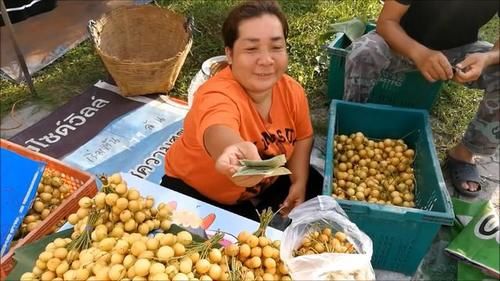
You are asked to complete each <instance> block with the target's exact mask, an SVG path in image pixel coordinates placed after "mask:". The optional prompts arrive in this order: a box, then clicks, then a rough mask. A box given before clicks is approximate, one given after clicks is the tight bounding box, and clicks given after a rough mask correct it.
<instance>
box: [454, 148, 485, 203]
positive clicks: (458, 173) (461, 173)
mask: <svg viewBox="0 0 500 281" xmlns="http://www.w3.org/2000/svg"><path fill="white" fill-rule="evenodd" d="M445 166H446V168H447V169H448V171H449V173H450V177H451V183H452V184H453V187H454V188H455V189H456V190H457V191H458V192H459V193H460V194H462V195H464V196H468V197H476V196H478V195H479V192H480V191H481V176H480V175H479V170H478V169H477V166H476V164H471V163H467V162H464V161H460V160H457V159H454V158H452V157H450V156H449V155H448V156H447V157H446V163H445ZM464 182H475V183H477V184H478V186H477V190H476V191H470V190H468V189H466V188H464V187H463V186H462V183H464Z"/></svg>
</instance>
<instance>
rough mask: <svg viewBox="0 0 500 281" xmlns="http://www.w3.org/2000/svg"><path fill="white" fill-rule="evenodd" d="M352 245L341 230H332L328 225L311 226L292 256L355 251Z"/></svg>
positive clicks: (350, 252)
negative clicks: (321, 226)
mask: <svg viewBox="0 0 500 281" xmlns="http://www.w3.org/2000/svg"><path fill="white" fill-rule="evenodd" d="M355 251H356V250H355V249H354V246H353V245H352V244H351V243H350V242H349V241H348V240H347V236H346V234H345V233H344V232H342V231H337V232H333V231H332V229H331V228H330V227H323V228H322V229H318V230H315V228H311V229H310V231H309V232H308V233H307V234H306V236H305V237H304V238H303V239H302V242H301V244H300V246H299V248H298V249H297V250H295V251H294V256H295V257H296V256H304V255H314V254H321V253H343V254H352V253H355Z"/></svg>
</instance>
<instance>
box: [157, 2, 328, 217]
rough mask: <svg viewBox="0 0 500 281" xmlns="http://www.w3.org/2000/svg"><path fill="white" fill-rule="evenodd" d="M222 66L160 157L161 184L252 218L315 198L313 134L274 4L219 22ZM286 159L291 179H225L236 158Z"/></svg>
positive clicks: (240, 9)
mask: <svg viewBox="0 0 500 281" xmlns="http://www.w3.org/2000/svg"><path fill="white" fill-rule="evenodd" d="M222 34H223V37H224V44H225V53H226V57H227V59H228V64H229V65H228V66H227V67H226V68H225V69H223V70H221V71H220V72H219V73H217V74H216V75H215V76H214V77H212V78H211V79H209V80H208V81H207V82H205V83H204V84H203V85H202V86H201V87H200V88H199V89H198V91H197V92H196V95H195V99H194V101H193V105H192V107H191V109H190V111H189V112H188V114H187V116H186V118H185V120H184V132H183V134H182V136H181V137H180V138H179V139H178V140H177V141H176V142H175V143H174V144H173V145H172V147H170V149H169V150H168V152H167V154H166V159H165V160H166V161H165V172H166V175H165V176H164V177H163V180H162V185H163V186H166V187H168V188H170V189H173V190H176V191H179V192H181V193H184V194H186V195H189V196H191V197H194V198H197V199H200V200H202V201H205V202H208V203H211V204H214V205H216V206H219V207H221V208H224V209H227V210H229V211H232V212H234V213H237V214H240V215H243V216H245V217H248V218H251V219H254V220H257V219H258V217H257V214H256V212H255V209H258V210H262V209H264V208H267V207H268V206H271V207H273V209H274V210H275V211H276V210H277V209H279V208H281V207H282V210H281V212H282V214H283V215H287V214H288V213H289V212H290V211H291V209H293V208H294V207H295V206H297V205H298V204H300V203H302V202H303V201H304V200H307V199H309V198H312V197H314V196H316V195H319V194H320V193H321V188H322V184H323V178H322V176H321V175H320V174H319V173H318V172H316V171H315V170H314V169H311V168H310V165H309V159H310V153H311V148H312V143H313V130H312V125H311V120H310V116H309V108H308V103H307V97H306V95H305V93H304V89H303V88H302V87H301V86H300V85H299V84H298V83H297V82H296V81H295V80H294V79H293V78H291V77H290V76H288V75H286V74H285V71H286V69H287V65H288V54H287V47H286V39H287V35H288V23H287V21H286V18H285V16H284V15H283V13H282V12H281V9H280V7H279V6H278V4H277V3H276V2H275V1H249V2H245V3H242V4H240V5H239V6H237V7H235V8H234V9H233V10H232V11H231V12H230V13H229V15H228V17H227V18H226V20H225V22H224V24H223V27H222ZM279 154H285V156H286V158H287V164H286V167H287V168H288V169H289V170H290V171H291V172H292V174H291V175H286V176H279V177H268V178H264V177H263V176H238V177H232V175H233V174H234V173H235V172H237V171H238V169H240V168H241V166H240V165H239V161H238V160H240V159H250V160H261V159H268V158H271V157H274V156H276V155H279Z"/></svg>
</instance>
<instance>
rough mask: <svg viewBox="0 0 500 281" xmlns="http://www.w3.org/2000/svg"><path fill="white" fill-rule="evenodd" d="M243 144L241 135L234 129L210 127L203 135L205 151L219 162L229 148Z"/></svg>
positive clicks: (218, 126)
mask: <svg viewBox="0 0 500 281" xmlns="http://www.w3.org/2000/svg"><path fill="white" fill-rule="evenodd" d="M240 142H243V139H241V137H240V135H238V134H237V133H236V132H235V131H234V130H233V129H231V128H229V127H227V126H224V125H213V126H210V127H208V128H207V129H206V130H205V132H204V134H203V144H204V145H205V150H206V151H207V152H208V154H209V155H210V156H211V157H212V159H214V160H217V159H218V158H219V156H220V155H221V154H222V152H224V149H226V148H227V147H228V146H231V145H233V144H237V143H240Z"/></svg>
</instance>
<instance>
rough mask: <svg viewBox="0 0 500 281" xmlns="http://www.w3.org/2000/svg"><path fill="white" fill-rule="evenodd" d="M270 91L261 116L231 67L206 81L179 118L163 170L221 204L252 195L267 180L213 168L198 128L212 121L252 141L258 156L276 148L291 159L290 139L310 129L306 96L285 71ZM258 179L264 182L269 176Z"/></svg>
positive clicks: (268, 154) (274, 152)
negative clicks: (240, 182) (252, 181)
mask: <svg viewBox="0 0 500 281" xmlns="http://www.w3.org/2000/svg"><path fill="white" fill-rule="evenodd" d="M272 91H273V92H272V95H273V96H272V103H271V108H270V111H269V122H264V121H263V119H262V118H261V116H260V115H259V113H258V112H257V110H256V109H255V107H254V105H253V103H252V100H251V99H250V97H249V96H248V95H247V94H246V92H245V90H244V89H243V88H242V87H241V85H240V84H239V83H238V82H237V81H236V80H235V79H234V77H233V75H232V72H231V69H230V67H226V68H225V69H223V70H222V71H220V72H219V73H217V75H215V76H214V77H212V78H211V79H209V80H208V81H207V82H205V83H204V84H203V85H202V86H201V87H200V88H199V89H198V91H197V92H196V95H195V99H194V102H193V106H192V107H191V109H190V110H189V112H188V114H187V115H186V118H185V119H184V132H183V134H182V135H181V136H180V138H179V139H177V140H176V141H175V142H174V144H173V145H172V146H171V147H170V149H169V150H168V152H167V154H166V156H165V171H166V174H167V175H168V176H170V177H175V178H179V179H181V180H182V181H184V182H185V183H186V184H188V185H190V186H191V187H193V188H195V189H196V190H197V191H198V192H200V193H201V194H203V195H204V196H206V197H208V198H210V199H212V200H215V201H217V202H220V203H223V204H235V203H237V202H238V201H240V200H245V199H248V198H249V197H252V196H255V195H257V194H258V193H259V192H260V189H261V188H262V187H264V188H265V186H266V184H264V186H263V185H262V184H259V187H255V188H244V187H240V186H237V185H235V184H234V183H233V182H232V181H231V180H230V179H229V178H228V177H226V176H225V175H222V174H220V173H219V172H217V170H216V169H215V161H214V160H213V159H212V158H211V157H210V155H209V154H208V152H207V151H206V150H205V148H204V145H203V134H204V131H205V129H207V128H208V127H210V126H212V125H225V126H227V127H230V128H232V129H233V130H235V131H236V132H238V133H239V134H240V136H241V138H242V139H243V140H245V141H251V142H253V143H255V145H256V146H257V149H258V151H259V154H260V156H261V158H262V159H268V158H271V157H273V156H276V155H279V154H285V155H286V158H287V159H290V157H291V155H292V153H293V149H294V144H295V141H297V140H302V139H306V138H309V137H311V136H312V134H313V130H312V125H311V119H310V117H309V107H308V103H307V97H306V95H305V93H304V89H303V88H302V87H301V86H300V85H299V84H298V83H297V82H296V81H295V80H293V78H291V77H290V76H288V75H283V77H282V78H281V79H280V80H279V81H278V82H277V83H276V84H275V85H274V87H273V90H272ZM263 182H267V185H269V184H270V183H272V182H273V179H269V178H267V179H265V180H263Z"/></svg>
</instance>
